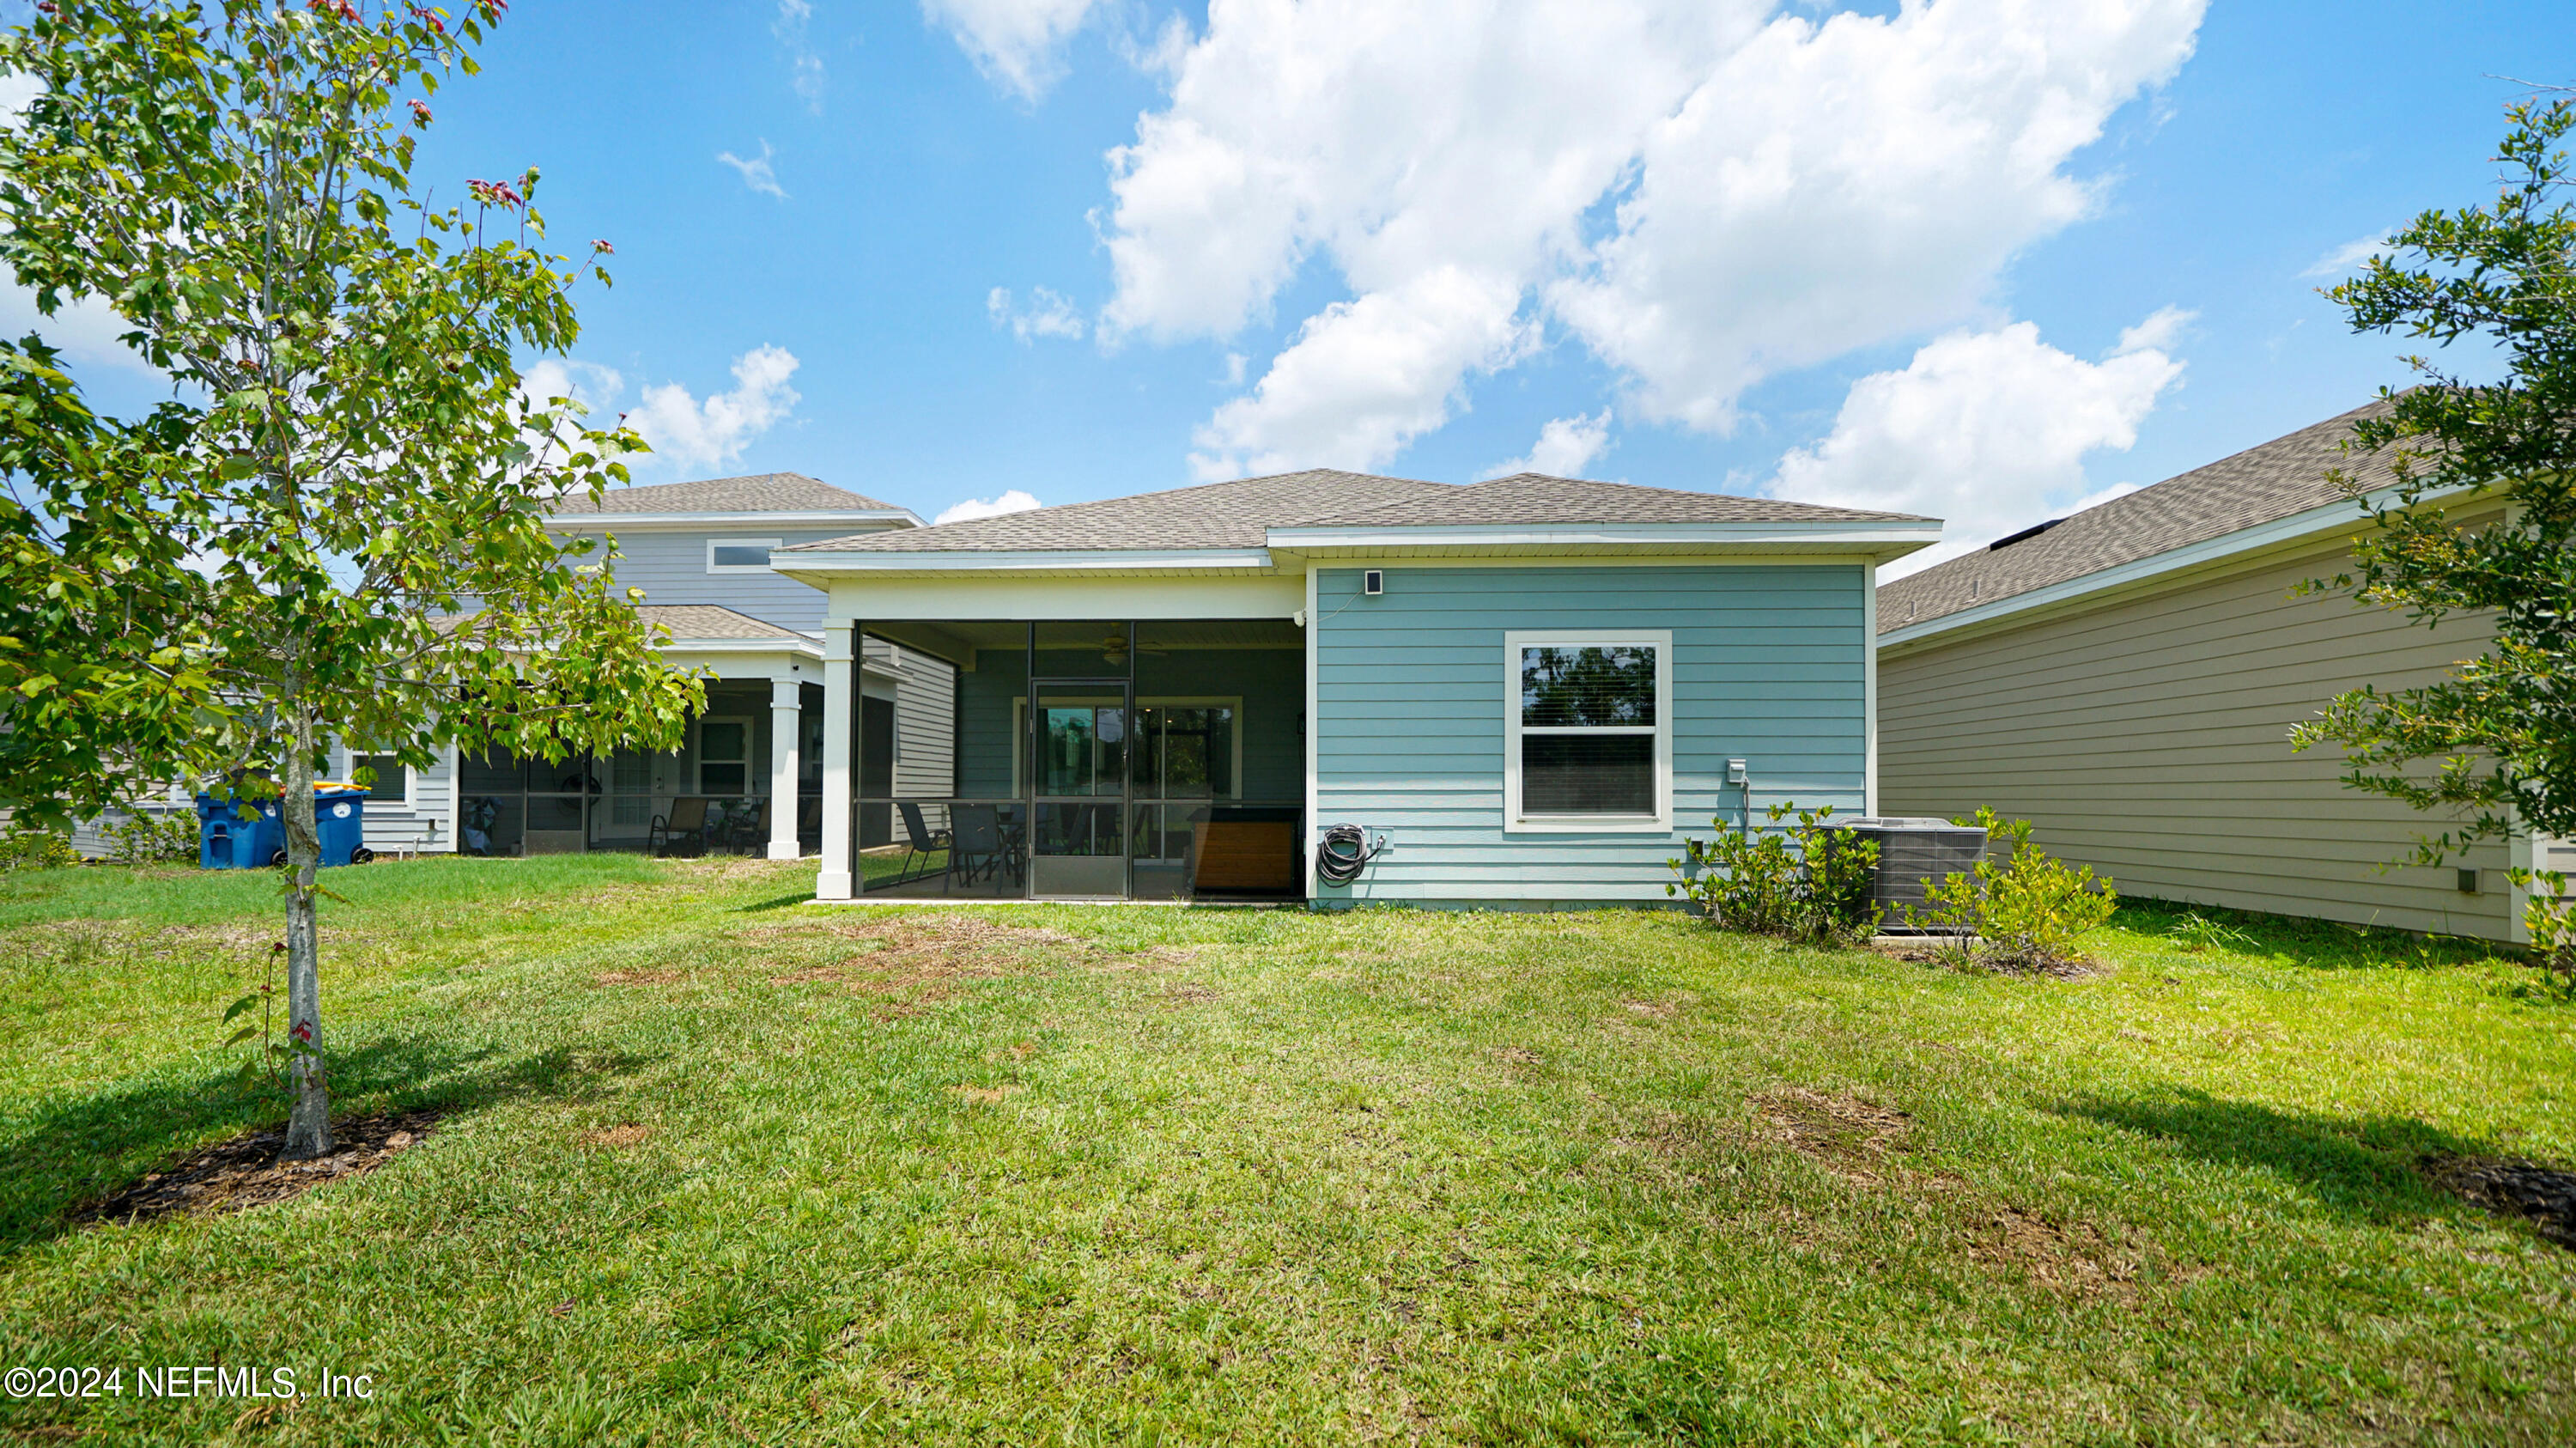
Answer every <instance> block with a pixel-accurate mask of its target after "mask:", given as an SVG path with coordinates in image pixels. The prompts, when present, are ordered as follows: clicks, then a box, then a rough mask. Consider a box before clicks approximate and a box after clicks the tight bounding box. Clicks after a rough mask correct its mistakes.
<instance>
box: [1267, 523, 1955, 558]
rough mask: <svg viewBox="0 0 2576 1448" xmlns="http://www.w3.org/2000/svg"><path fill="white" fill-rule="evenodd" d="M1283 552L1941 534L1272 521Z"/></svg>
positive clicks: (1833, 528) (1895, 546) (1890, 545)
mask: <svg viewBox="0 0 2576 1448" xmlns="http://www.w3.org/2000/svg"><path fill="white" fill-rule="evenodd" d="M1266 536H1267V537H1268V540H1269V543H1270V546H1271V547H1272V548H1274V549H1278V550H1280V551H1282V552H1294V553H1310V552H1321V551H1323V550H1326V549H1333V550H1341V549H1351V550H1367V549H1376V548H1423V547H1448V548H1549V547H1565V546H1569V545H1571V546H1582V545H1597V544H1604V543H1611V544H1623V545H1629V546H1635V547H1649V548H1651V547H1658V546H1660V547H1672V546H1676V545H1682V546H1707V545H1713V544H1715V545H1722V544H1728V543H1768V544H1799V545H1816V544H1825V545H1830V546H1832V547H1835V548H1840V549H1847V550H1849V551H1851V552H1855V553H1872V554H1877V555H1879V556H1882V557H1901V556H1903V555H1904V554H1907V553H1912V552H1914V551H1915V550H1917V549H1921V548H1929V547H1931V546H1932V545H1933V544H1935V543H1938V542H1940V541H1941V525H1940V524H1939V523H1938V522H1927V523H1886V522H1875V521H1873V522H1854V523H1560V524H1547V525H1541V526H1530V525H1506V526H1493V525H1488V524H1455V525H1450V524H1438V525H1431V526H1425V527H1408V528H1273V529H1271V530H1269V532H1268V534H1267V535H1266Z"/></svg>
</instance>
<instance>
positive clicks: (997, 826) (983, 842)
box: [939, 804, 1006, 890]
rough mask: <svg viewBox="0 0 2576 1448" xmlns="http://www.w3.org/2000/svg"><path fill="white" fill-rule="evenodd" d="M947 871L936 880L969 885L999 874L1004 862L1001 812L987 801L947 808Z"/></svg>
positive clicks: (942, 884)
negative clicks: (959, 880) (957, 881)
mask: <svg viewBox="0 0 2576 1448" xmlns="http://www.w3.org/2000/svg"><path fill="white" fill-rule="evenodd" d="M948 836H949V842H948V872H947V874H946V875H945V876H944V877H942V879H941V880H940V882H939V888H940V889H941V890H946V889H947V888H948V884H949V882H950V881H952V880H956V879H959V878H961V877H962V878H963V879H964V880H965V881H966V883H967V884H969V885H972V884H974V883H975V882H976V881H977V880H979V879H984V878H988V877H991V876H994V875H998V874H1000V873H1001V870H1002V866H1003V865H1004V864H1005V863H1006V860H1005V857H1004V850H1003V845H1002V812H1001V811H1000V810H999V809H996V808H994V807H993V806H992V805H989V804H961V805H957V806H954V807H952V808H951V809H950V810H949V811H948Z"/></svg>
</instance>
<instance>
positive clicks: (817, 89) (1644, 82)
mask: <svg viewBox="0 0 2576 1448" xmlns="http://www.w3.org/2000/svg"><path fill="white" fill-rule="evenodd" d="M483 59H484V65H485V69H484V72H483V74H482V75H481V76H480V77H477V78H474V79H471V80H463V79H460V80H459V81H458V82H456V83H455V84H453V85H451V86H450V87H449V88H447V89H446V90H444V91H443V92H442V93H441V94H440V95H439V96H438V97H436V98H435V100H434V102H433V104H434V106H435V110H436V114H437V123H436V125H435V126H434V127H433V128H432V130H431V132H430V140H429V144H428V145H427V147H426V148H425V150H424V152H423V155H422V159H421V163H420V167H419V174H420V176H421V178H422V179H423V180H424V181H427V182H432V183H435V184H436V185H437V186H438V187H439V188H440V189H441V193H442V194H443V195H455V194H458V193H461V191H462V183H463V181H464V179H465V178H466V177H467V176H498V175H512V174H516V173H517V172H518V171H519V170H521V169H522V168H524V167H526V166H528V165H531V164H534V165H538V166H540V167H542V168H543V172H544V181H543V184H542V187H541V189H540V192H539V195H538V201H539V204H540V207H541V208H542V210H543V211H544V212H545V213H546V215H547V216H548V218H549V221H550V223H551V226H552V229H553V232H554V235H555V237H556V239H557V240H558V241H561V242H565V243H580V242H584V241H587V240H588V239H589V238H591V237H593V236H598V237H604V238H607V239H610V240H611V241H613V242H614V243H615V245H616V247H617V255H616V258H615V260H614V263H613V270H614V272H615V275H616V278H617V285H616V286H615V288H614V289H613V290H609V291H604V292H603V291H600V290H597V289H596V288H594V289H593V290H591V291H590V292H588V293H587V294H585V295H584V296H583V298H582V314H583V320H584V326H585V333H584V336H583V338H582V340H581V343H580V345H579V346H578V347H577V348H576V350H575V352H574V356H573V363H572V365H571V366H569V367H568V368H566V369H565V370H564V371H563V372H561V373H559V374H550V375H551V376H562V377H566V378H569V379H570V380H572V381H573V382H575V383H576V384H578V385H580V386H581V387H583V388H584V389H585V391H586V392H587V393H588V394H590V395H591V396H593V397H595V398H598V399H599V400H601V401H602V402H604V403H606V404H608V405H610V406H612V407H623V408H631V409H634V412H635V416H636V417H637V418H638V420H639V422H641V423H642V424H644V425H645V426H646V430H647V431H648V433H650V434H652V435H653V436H655V437H656V438H657V440H658V441H659V442H660V443H661V445H662V448H663V454H664V455H663V456H661V457H658V458H654V459H650V460H647V461H646V462H644V463H643V464H642V465H640V466H639V468H638V475H639V480H640V481H668V480H674V479H677V478H682V477H695V476H712V475H722V474H730V473H744V472H759V471H768V470H773V469H778V470H793V471H797V472H803V473H809V474H812V475H814V476H817V477H821V478H824V479H826V480H828V481H831V482H835V483H839V484H841V485H843V486H847V487H851V488H854V489H857V490H859V491H861V492H865V493H869V494H872V495H875V496H879V497H883V498H887V499H890V500H892V501H895V502H898V503H902V504H904V505H907V506H910V507H912V508H914V509H915V510H917V511H919V512H920V513H922V514H923V515H924V516H925V517H928V516H933V515H936V514H938V513H940V512H942V511H943V510H945V509H948V508H950V507H952V506H954V505H956V504H958V503H960V502H961V501H963V500H967V499H992V498H995V497H997V496H1000V495H1002V494H1005V493H1008V492H1011V491H1015V490H1016V491H1018V492H1022V493H1025V494H1028V495H1030V496H1032V497H1034V498H1036V499H1038V500H1040V501H1042V502H1045V503H1060V502H1072V501H1078V500H1082V499H1087V498H1095V497H1103V496H1110V495H1115V494H1120V493H1127V492H1136V491H1143V490H1149V489H1156V488H1166V487H1176V486H1184V485H1187V484H1190V483H1193V482H1197V481H1202V480H1205V479H1209V478H1214V477H1222V476H1232V475H1239V474H1240V473H1242V472H1244V471H1247V470H1257V471H1269V470H1274V469H1277V468H1282V467H1288V466H1303V465H1309V464H1325V465H1336V466H1349V467H1361V468H1369V469H1372V470H1379V471H1388V472H1396V473H1402V474H1405V475H1409V476H1419V477H1428V478H1436V479H1443V480H1450V481H1467V480H1471V479H1473V478H1476V477H1478V476H1480V475H1484V474H1486V473H1488V472H1491V471H1492V470H1494V469H1496V468H1498V467H1502V466H1505V465H1508V464H1512V463H1515V462H1535V463H1537V464H1538V465H1540V466H1541V467H1543V468H1545V469H1546V470H1550V471H1567V472H1579V473H1582V474H1585V475H1589V476H1597V477H1609V478H1617V479H1624V480H1627V481H1631V482H1637V483H1645V484H1652V485H1656V486H1663V487H1675V488H1691V489H1704V490H1712V491H1734V492H1763V491H1769V492H1778V493H1781V494H1783V495H1786V496H1801V497H1810V498H1814V499H1817V500H1820V501H1835V502H1845V503H1854V504H1876V505H1879V506H1887V507H1896V508H1904V509H1907V510H1910V511H1926V512H1933V513H1938V514H1941V515H1943V516H1946V517H1950V518H1952V519H1953V520H1954V522H1955V524H1956V536H1957V537H1958V538H1959V539H1960V540H1961V541H1963V542H1966V541H1977V540H1980V539H1982V538H1987V537H1992V536H1993V535H1994V534H1995V533H1997V532H2000V531H2003V530H2004V529H2006V528H2009V527H2013V526H2018V525H2020V524H2021V523H2024V522H2028V521H2035V520H2036V519H2037V518H2039V517H2044V516H2048V515H2050V514H2051V513H2053V512H2056V511H2061V510H2063V509H2064V508H2065V507H2067V506H2070V505H2072V504H2075V503H2077V502H2080V501H2082V500H2084V499H2085V498H2087V497H2094V496H2099V495H2101V494H2102V493H2103V492H2104V491H2105V490H2108V489H2113V488H2117V487H2119V486H2122V485H2135V484H2143V483H2148V482H2153V481H2155V480H2157V479H2159V478H2162V477H2165V476H2168V475H2170V474H2172V473H2175V472H2178V471H2181V470H2183V469H2186V468H2189V467H2192V466H2196V465H2198V464H2200V463H2203V462H2207V461H2210V460H2212V459H2214V458H2216V457H2220V456H2223V455H2225V454H2227V453H2229V452H2233V451H2235V450H2237V449H2240V448H2243V447H2247V446H2251V445H2253V444H2255V443H2258V442H2261V441H2263V440H2265V439H2267V438H2270V437H2273V436H2276V435H2278V434H2279V433H2282V432H2285V431H2287V430H2290V429H2292V428H2295V427H2299V426H2302V425H2305V424H2307V423H2310V422H2313V421H2316V420H2319V419H2321V418H2324V417H2326V416H2329V415H2331V414H2333V413H2335V412H2338V411H2341V410H2343V409H2344V408H2347V407H2350V406H2353V405H2356V404H2357V403H2359V402H2360V401H2362V400H2364V399H2365V398H2366V397H2367V396H2368V395H2369V393H2370V392H2371V390H2372V389H2373V388H2375V387H2376V386H2378V385H2380V384H2382V383H2390V382H2400V381H2402V380H2404V375H2405V374H2404V373H2403V370H2402V368H2401V367H2400V365H2399V364H2398V363H2397V362H2396V361H2395V360H2394V357H2395V354H2396V353H2398V352H2399V351H2401V350H2403V349H2402V347H2401V346H2400V344H2398V343H2396V342H2394V341H2391V340H2389V339H2383V338H2376V337H2358V338H2357V337H2353V336H2351V335H2349V334H2348V333H2346V332H2345V330H2344V329H2343V328H2342V327H2341V325H2340V324H2339V321H2338V317H2337V314H2336V312H2335V311H2334V309H2333V308H2332V306H2331V305H2330V304H2329V303H2327V302H2326V301H2325V300H2324V299H2322V298H2320V297H2319V296H2317V295H2316V294H2315V289H2316V288H2317V287H2318V286H2320V285H2321V284H2323V283H2324V282H2326V281H2328V280H2331V278H2330V277H2328V276H2322V275H2318V274H2315V267H2316V264H2317V263H2319V262H2320V260H2321V259H2322V258H2325V257H2328V256H2330V255H2332V254H2335V253H2337V252H2338V251H2340V250H2342V249H2344V248H2346V247H2348V246H2349V245H2350V244H2352V243H2355V242H2357V241H2365V240H2367V239H2368V238H2370V237H2371V236H2374V235H2376V234H2378V233H2379V232H2380V231H2381V230H2382V229H2384V228H2386V227H2388V226H2390V225H2392V224H2394V223H2396V222H2398V221H2400V220H2402V219H2403V218H2405V217H2407V216H2408V215H2410V214H2412V213H2413V212H2414V211H2416V210H2418V209H2420V208H2422V207H2425V206H2429V205H2457V204H2463V203H2467V202H2470V201H2473V200H2476V199H2479V198H2480V197H2482V196H2483V195H2484V194H2485V193H2487V192H2488V191H2490V190H2491V189H2492V186H2491V177H2492V174H2493V168H2492V166H2491V165H2490V164H2489V163H2488V162H2487V161H2486V159H2485V158H2486V157H2487V156H2488V155H2489V153H2490V152H2491V150H2492V147H2493V144H2494V142H2495V141H2496V139H2497V137H2498V136H2499V135H2500V134H2501V129H2502V120H2501V109H2502V107H2503V105H2504V104H2505V103H2506V102H2507V101H2508V100H2510V99H2512V98H2513V97H2515V96H2516V95H2518V94H2520V93H2521V92H2520V90H2519V88H2518V87H2516V86H2515V85H2513V84H2512V83H2511V82H2509V81H2506V80H2503V79H2498V78H2496V77H2498V76H2503V75H2510V76H2517V77H2523V78H2526V79H2531V80H2537V81H2545V82H2562V83H2563V82H2569V81H2576V25H2571V24H2570V23H2568V16H2567V13H2566V9H2565V4H2564V0H2549V3H2541V0H2531V3H2502V0H2499V3H2448V4H2431V3H2369V0H2337V3H2332V4H2326V3H2316V4H2309V3H2292V0H2266V3H2259V4H2258V3H2248V0H2233V3H2231V0H2208V3H2206V4H2205V6H2204V3H2203V0H2100V3H2094V0H2027V3H2013V0H1934V3H1929V4H1924V5H1915V6H1907V7H1904V8H1903V9H1901V10H1900V9H1899V8H1898V7H1896V6H1892V5H1870V6H1860V7H1855V8H1854V9H1853V10H1852V11H1850V12H1848V13H1844V12H1837V11H1834V10H1831V9H1829V8H1826V7H1816V6H1806V5H1799V4H1789V5H1764V4H1760V3H1755V0H1713V3H1712V0H1688V3H1683V0H1587V3H1584V4H1543V3H1532V4H1522V5H1510V4H1500V3H1493V0H1447V3H1424V4H1420V5H1402V4H1395V3H1390V0H1377V3H1368V4H1363V3H1359V0H1320V3H1310V4H1307V5H1305V6H1303V7H1298V6H1292V5H1289V4H1287V3H1286V0H1244V3H1219V4H1217V5H1215V6H1214V7H1213V13H1211V7H1208V6H1204V5H1186V6H1181V7H1178V8H1173V7H1170V6H1167V5H1164V4H1161V3H1158V0H928V3H927V4H924V5H915V4H907V3H883V4H875V5H866V6H858V5H848V4H836V3H834V0H811V3H810V4H807V3H804V0H786V3H785V4H784V5H781V4H778V3H774V0H770V3H761V4H744V5H735V6H705V5H692V6H685V7H683V6H662V5H653V4H631V5H625V6H619V7H615V8H614V9H611V8H609V7H602V6H568V5H561V4H547V3H543V0H524V3H522V4H520V5H518V6H517V7H516V8H514V10H513V11H512V12H511V14H510V17H509V19H508V22H507V23H506V24H504V25H503V26H502V27H501V28H500V31H499V33H498V36H497V39H496V42H495V43H494V44H492V45H491V46H489V47H488V48H487V50H486V51H485V53H484V56H483ZM1121 148H1127V149H1125V150H1124V151H1123V152H1122V150H1121ZM726 156H730V157H731V158H733V159H732V160H731V161H727V160H724V159H720V158H721V157H726ZM764 160H765V167H764V165H763V164H762V163H763V162H764ZM997 288H998V289H1003V290H1004V291H1006V292H1007V293H1008V298H1007V302H1005V301H1004V300H1003V299H1001V298H999V297H997V296H996V289H997ZM98 370H99V369H95V368H93V369H91V371H92V373H93V375H95V373H96V372H97V371H98ZM142 387H143V384H142V382H141V380H140V379H126V380H122V381H120V380H117V379H113V378H111V379H109V380H108V383H107V390H108V391H109V393H111V394H114V393H118V392H126V391H135V392H138V393H139V392H140V390H141V389H142ZM791 393H792V400H791V398H790V394H791ZM1551 424H1553V426H1551ZM1543 439H1544V440H1543ZM1945 551H1947V550H1945Z"/></svg>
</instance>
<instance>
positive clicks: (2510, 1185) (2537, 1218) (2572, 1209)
mask: <svg viewBox="0 0 2576 1448" xmlns="http://www.w3.org/2000/svg"><path fill="white" fill-rule="evenodd" d="M2423 1166H2424V1176H2425V1178H2426V1179H2427V1180H2429V1181H2431V1182H2432V1183H2433V1185H2435V1186H2437V1187H2440V1188H2441V1189H2443V1190H2444V1191H2447V1192H2453V1193H2456V1194H2458V1195H2460V1196H2463V1197H2466V1198H2468V1199H2469V1200H2470V1201H2472V1202H2475V1203H2477V1204H2478V1205H2479V1206H2481V1207H2484V1208H2486V1209H2487V1210H2488V1211H2491V1212H2503V1213H2506V1214H2508V1215H2511V1216H2517V1217H2529V1218H2530V1219H2531V1220H2532V1223H2533V1225H2534V1226H2536V1227H2538V1228H2539V1229H2540V1235H2542V1236H2544V1237H2546V1238H2548V1239H2549V1240H2550V1241H2552V1242H2555V1243H2557V1244H2558V1245H2559V1246H2561V1247H2567V1248H2570V1249H2576V1171H2561V1170H2558V1169H2557V1168H2554V1167H2545V1166H2541V1165H2539V1164H2537V1163H2534V1162H2528V1161H2499V1160H2497V1159H2496V1158H2494V1157H2485V1156H2428V1157H2426V1158H2424V1163H2423Z"/></svg>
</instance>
